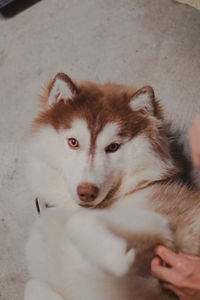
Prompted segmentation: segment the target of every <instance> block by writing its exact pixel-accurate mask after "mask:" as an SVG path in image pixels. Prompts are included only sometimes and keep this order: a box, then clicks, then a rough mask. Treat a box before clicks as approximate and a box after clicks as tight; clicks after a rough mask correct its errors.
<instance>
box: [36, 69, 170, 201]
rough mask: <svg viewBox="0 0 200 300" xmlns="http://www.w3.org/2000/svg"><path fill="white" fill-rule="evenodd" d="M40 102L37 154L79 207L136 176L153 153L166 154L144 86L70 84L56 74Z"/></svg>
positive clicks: (157, 115)
mask: <svg viewBox="0 0 200 300" xmlns="http://www.w3.org/2000/svg"><path fill="white" fill-rule="evenodd" d="M42 103H43V111H42V112H41V114H40V115H39V116H38V118H36V119H35V121H34V123H33V139H34V147H35V149H36V152H37V155H38V156H39V157H40V159H41V160H43V161H44V162H46V163H47V164H48V165H50V166H51V167H52V168H54V169H55V170H57V171H58V172H59V173H60V175H61V176H62V177H63V179H64V181H65V183H66V187H67V189H68V191H70V193H71V195H72V197H73V198H74V200H75V201H76V202H77V203H78V204H79V205H81V206H85V207H94V206H96V205H98V204H99V203H100V202H102V201H103V200H104V199H105V198H106V197H107V195H108V194H109V193H110V191H111V190H113V189H114V188H115V187H116V186H117V185H119V184H120V182H121V180H122V177H124V176H126V174H135V176H136V177H137V173H140V171H141V172H142V171H144V170H146V169H147V170H148V166H150V165H153V164H155V162H156V157H160V158H159V159H160V160H159V161H164V160H165V159H166V145H164V143H163V141H162V139H161V135H162V133H161V127H162V126H161V124H162V122H161V119H162V116H161V110H160V107H159V104H158V102H157V100H156V99H155V97H154V91H153V89H152V88H151V87H149V86H146V87H143V88H141V89H139V90H135V89H132V88H127V87H125V86H122V85H116V84H111V83H107V84H104V85H100V84H94V83H91V82H82V83H74V82H73V81H72V80H71V79H70V78H69V77H68V76H67V75H66V74H63V73H59V74H57V75H56V77H55V78H54V80H52V81H51V82H50V83H49V84H48V86H47V88H46V91H45V93H44V95H43V96H42ZM32 145H33V144H32ZM159 167H160V168H161V163H160V166H159ZM149 174H150V173H149ZM149 176H154V175H153V173H151V174H150V175H149ZM138 178H139V177H138ZM141 179H142V177H141ZM136 181H137V180H136Z"/></svg>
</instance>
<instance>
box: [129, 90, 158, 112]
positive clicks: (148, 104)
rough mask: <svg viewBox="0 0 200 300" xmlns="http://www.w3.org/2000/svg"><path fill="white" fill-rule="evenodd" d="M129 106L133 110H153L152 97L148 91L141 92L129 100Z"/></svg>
mask: <svg viewBox="0 0 200 300" xmlns="http://www.w3.org/2000/svg"><path fill="white" fill-rule="evenodd" d="M130 106H131V108H132V109H133V110H136V111H137V110H140V109H145V110H146V111H147V112H149V113H152V112H153V104H152V99H151V97H150V95H149V93H141V94H139V95H138V96H137V98H133V100H132V101H131V102H130Z"/></svg>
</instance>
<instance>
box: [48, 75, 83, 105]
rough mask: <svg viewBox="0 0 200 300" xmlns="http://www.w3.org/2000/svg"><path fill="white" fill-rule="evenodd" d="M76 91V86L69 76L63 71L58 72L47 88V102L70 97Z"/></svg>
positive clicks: (51, 102) (64, 99) (50, 102)
mask: <svg viewBox="0 0 200 300" xmlns="http://www.w3.org/2000/svg"><path fill="white" fill-rule="evenodd" d="M77 92H78V88H77V87H76V85H75V84H74V82H73V81H72V80H71V78H70V77H69V76H67V75H66V74H65V73H58V74H57V75H56V76H55V78H54V79H53V81H52V84H51V86H50V88H49V95H48V104H49V105H51V104H53V103H55V102H59V101H60V100H63V101H67V100H69V99H72V98H73V96H74V95H75V94H76V93H77Z"/></svg>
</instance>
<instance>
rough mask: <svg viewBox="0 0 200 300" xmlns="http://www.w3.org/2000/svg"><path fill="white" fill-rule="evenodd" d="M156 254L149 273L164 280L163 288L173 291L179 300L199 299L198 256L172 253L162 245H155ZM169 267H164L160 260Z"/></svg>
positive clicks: (199, 269)
mask: <svg viewBox="0 0 200 300" xmlns="http://www.w3.org/2000/svg"><path fill="white" fill-rule="evenodd" d="M154 253H155V254H156V255H157V256H156V257H155V258H154V259H153V260H152V263H151V273H152V275H153V276H155V277H156V278H158V279H160V280H162V281H164V283H161V285H162V286H163V288H166V289H168V290H171V291H172V292H174V293H175V294H176V295H177V296H178V297H179V299H180V300H191V299H192V300H199V299H200V257H196V256H191V255H187V254H183V253H174V252H172V251H171V250H169V249H167V248H165V247H164V246H157V247H156V248H155V250H154ZM163 261H164V262H165V263H167V265H169V266H170V267H165V266H163V265H162V262H163Z"/></svg>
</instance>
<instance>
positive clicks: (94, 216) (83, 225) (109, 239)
mask: <svg viewBox="0 0 200 300" xmlns="http://www.w3.org/2000/svg"><path fill="white" fill-rule="evenodd" d="M106 225H107V224H105V222H103V220H102V213H101V212H99V211H81V212H78V213H76V214H74V215H73V216H72V217H71V218H70V220H69V222H68V223H67V232H68V236H69V237H70V238H71V240H72V242H73V243H74V244H75V245H76V246H77V248H78V249H79V251H80V252H81V253H82V255H84V256H85V257H86V258H87V259H88V260H89V261H90V262H91V263H93V264H94V265H96V266H97V267H100V268H102V269H104V270H105V271H108V272H109V273H112V274H114V275H115V276H123V275H125V274H126V273H127V272H128V270H129V269H130V267H131V265H132V264H133V261H134V257H135V252H134V250H133V249H130V250H128V249H127V242H126V240H125V239H123V238H121V237H119V236H117V235H115V234H114V233H112V232H111V231H110V230H109V229H108V228H107V226H106Z"/></svg>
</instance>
